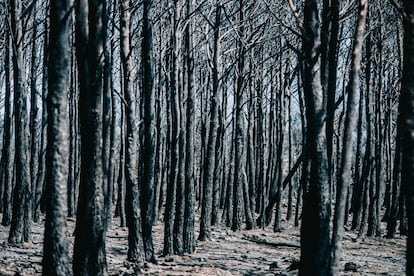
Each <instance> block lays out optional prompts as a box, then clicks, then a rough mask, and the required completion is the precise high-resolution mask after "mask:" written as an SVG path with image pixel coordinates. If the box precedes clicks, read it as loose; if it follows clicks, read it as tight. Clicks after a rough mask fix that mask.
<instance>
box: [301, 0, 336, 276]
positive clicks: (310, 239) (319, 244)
mask: <svg viewBox="0 0 414 276" xmlns="http://www.w3.org/2000/svg"><path fill="white" fill-rule="evenodd" d="M304 8H305V9H304V31H303V38H302V40H303V42H302V43H303V53H304V95H305V104H306V118H307V126H308V128H307V141H308V142H307V148H308V153H309V158H310V162H311V170H310V179H309V190H307V192H306V193H304V195H303V196H304V205H303V216H302V227H301V267H300V269H299V275H325V274H327V273H328V272H329V258H330V241H329V234H330V227H329V222H330V212H331V211H330V199H331V196H330V187H329V170H328V162H327V155H326V135H325V125H326V121H325V118H326V103H325V99H326V97H325V95H324V93H323V89H322V86H321V79H320V74H319V69H320V57H318V56H319V52H318V51H319V45H320V39H321V30H320V27H319V25H320V20H319V10H318V1H317V0H306V1H305V7H304ZM305 191H306V190H305Z"/></svg>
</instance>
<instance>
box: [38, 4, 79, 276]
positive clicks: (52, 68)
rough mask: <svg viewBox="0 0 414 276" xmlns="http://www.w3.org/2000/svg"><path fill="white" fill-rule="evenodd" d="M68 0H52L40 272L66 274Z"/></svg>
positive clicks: (67, 268) (67, 260)
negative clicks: (44, 213) (44, 220)
mask: <svg viewBox="0 0 414 276" xmlns="http://www.w3.org/2000/svg"><path fill="white" fill-rule="evenodd" d="M71 7H72V1H71V0H56V1H54V0H52V1H51V5H50V22H51V25H50V43H49V66H48V70H49V74H48V76H49V85H48V87H49V93H48V98H47V101H48V103H47V107H48V114H49V123H48V146H47V164H46V171H47V173H46V175H47V176H46V222H45V233H44V244H43V272H42V273H43V275H67V274H69V271H70V269H69V254H68V240H67V234H66V215H67V214H66V212H67V201H66V197H67V194H66V186H67V181H68V163H69V154H68V152H69V117H68V111H67V106H68V96H67V92H68V90H69V78H68V76H69V71H70V56H69V53H70V52H69V47H70V45H69V30H70V27H69V20H70V16H68V14H70V11H71Z"/></svg>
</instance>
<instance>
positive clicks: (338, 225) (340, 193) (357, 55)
mask: <svg viewBox="0 0 414 276" xmlns="http://www.w3.org/2000/svg"><path fill="white" fill-rule="evenodd" d="M367 11H368V1H367V0H361V1H360V2H359V16H358V21H357V24H356V27H355V35H354V45H353V49H352V62H351V64H352V67H351V72H350V77H349V83H348V102H347V108H346V118H345V130H344V136H343V142H342V158H341V167H340V172H339V175H340V177H339V179H338V183H337V191H336V203H335V215H334V223H333V225H334V226H333V233H332V242H331V244H332V255H331V257H332V259H331V264H330V266H331V272H330V273H331V274H332V275H337V274H338V266H339V261H340V257H341V253H342V252H341V251H342V237H343V231H344V217H345V214H347V212H346V211H345V207H346V195H347V190H348V186H349V179H350V178H351V164H352V150H353V136H354V129H355V126H356V121H357V108H358V98H359V97H358V96H359V95H358V93H359V89H360V87H359V77H360V76H359V71H360V67H361V52H362V44H363V35H364V30H365V24H366V18H367Z"/></svg>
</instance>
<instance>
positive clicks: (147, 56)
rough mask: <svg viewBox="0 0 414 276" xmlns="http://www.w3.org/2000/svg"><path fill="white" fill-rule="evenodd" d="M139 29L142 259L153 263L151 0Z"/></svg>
mask: <svg viewBox="0 0 414 276" xmlns="http://www.w3.org/2000/svg"><path fill="white" fill-rule="evenodd" d="M143 4H144V7H143V17H142V18H143V27H142V61H143V62H142V75H143V79H142V95H143V103H144V118H143V120H144V148H143V149H142V159H143V160H144V164H143V176H142V184H141V190H142V196H141V199H142V201H141V212H142V237H143V240H144V250H145V259H146V260H147V261H155V255H154V245H153V242H152V225H153V222H154V217H155V183H154V174H155V172H154V168H155V141H156V135H157V133H156V129H155V118H154V117H155V110H154V108H155V106H154V104H155V90H154V76H153V75H154V73H153V68H152V67H153V65H152V13H151V9H152V0H144V3H143Z"/></svg>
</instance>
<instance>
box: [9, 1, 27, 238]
mask: <svg viewBox="0 0 414 276" xmlns="http://www.w3.org/2000/svg"><path fill="white" fill-rule="evenodd" d="M22 5H23V3H22V2H21V1H19V0H12V1H11V31H12V35H13V58H12V59H13V80H14V114H15V148H16V153H15V154H16V155H15V156H16V182H15V187H14V190H13V209H12V210H13V213H12V221H11V227H10V233H9V239H8V240H9V242H10V243H11V244H18V243H22V242H27V241H29V240H30V225H31V220H30V219H29V218H28V216H27V214H26V212H27V211H28V208H27V205H28V204H30V202H31V200H30V199H31V190H30V154H29V153H30V150H29V145H30V143H29V118H28V110H27V107H28V106H27V91H25V85H24V57H23V54H24V50H23V41H24V40H23V39H22V37H23V26H22V25H23V22H22V20H20V17H21V12H22ZM28 219H29V220H28Z"/></svg>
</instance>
